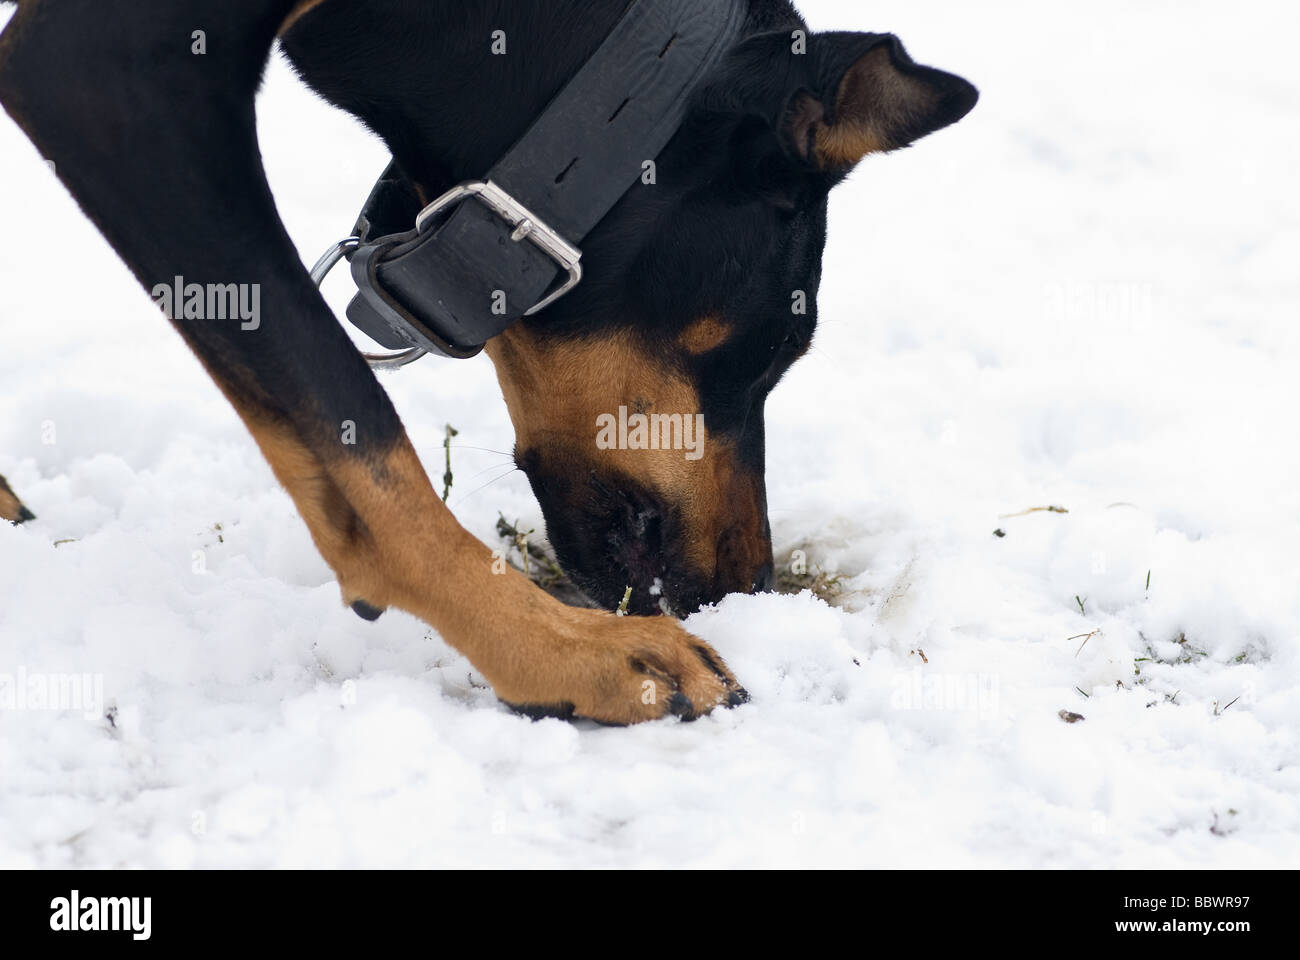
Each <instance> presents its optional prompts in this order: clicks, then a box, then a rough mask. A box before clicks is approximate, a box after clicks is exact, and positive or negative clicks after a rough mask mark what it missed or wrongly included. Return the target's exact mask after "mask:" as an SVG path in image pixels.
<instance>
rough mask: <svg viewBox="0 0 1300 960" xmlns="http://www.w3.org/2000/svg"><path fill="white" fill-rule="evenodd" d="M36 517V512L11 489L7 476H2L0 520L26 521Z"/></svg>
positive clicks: (0, 481)
mask: <svg viewBox="0 0 1300 960" xmlns="http://www.w3.org/2000/svg"><path fill="white" fill-rule="evenodd" d="M35 519H36V514H34V513H32V512H31V511H30V510H28V509H27V508H26V507H25V506H23V502H22V501H21V500H19V499H18V496H17V495H16V494H15V493H14V492H13V490H12V489H10V487H9V484H8V483H7V482H6V481H5V478H4V477H0V520H8V521H9V522H10V523H25V522H27V521H28V520H35Z"/></svg>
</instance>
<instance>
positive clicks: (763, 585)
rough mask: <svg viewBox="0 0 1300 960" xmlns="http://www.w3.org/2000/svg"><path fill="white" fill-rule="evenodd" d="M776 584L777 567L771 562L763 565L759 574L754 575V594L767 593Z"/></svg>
mask: <svg viewBox="0 0 1300 960" xmlns="http://www.w3.org/2000/svg"><path fill="white" fill-rule="evenodd" d="M775 583H776V567H774V566H773V565H772V562H771V561H768V562H767V563H765V564H763V566H762V567H761V568H760V569H759V571H758V572H757V573H755V574H754V586H753V592H754V593H767V592H769V591H770V590H771V589H772V586H773V585H774V584H775Z"/></svg>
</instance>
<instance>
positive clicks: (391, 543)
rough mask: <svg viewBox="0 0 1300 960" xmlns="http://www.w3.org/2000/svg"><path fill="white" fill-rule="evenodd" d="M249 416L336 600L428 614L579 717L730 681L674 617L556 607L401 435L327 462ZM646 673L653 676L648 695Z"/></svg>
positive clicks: (607, 715)
mask: <svg viewBox="0 0 1300 960" xmlns="http://www.w3.org/2000/svg"><path fill="white" fill-rule="evenodd" d="M249 427H250V429H251V430H252V432H253V436H254V437H255V438H256V439H257V442H258V445H259V446H260V447H261V448H262V451H263V453H264V454H265V455H266V458H267V460H268V462H269V463H270V464H271V468H272V469H273V470H274V472H275V474H276V477H277V478H278V479H279V480H280V482H281V483H283V484H284V486H285V488H286V489H287V490H288V491H289V494H290V495H291V496H292V497H293V499H294V502H295V503H296V504H297V505H298V508H299V511H300V512H301V514H302V517H303V519H304V520H305V521H306V522H307V526H308V528H309V529H310V530H311V534H312V538H313V539H314V540H315V542H316V545H317V547H318V548H319V549H320V551H321V554H322V555H323V556H324V557H325V559H326V560H327V561H328V562H329V564H330V566H331V567H333V568H334V570H335V571H336V573H337V574H338V577H339V583H340V586H341V588H342V590H343V594H344V598H345V600H346V601H349V602H350V601H352V600H355V599H363V600H365V601H366V602H367V603H369V604H371V605H373V606H377V607H381V608H382V607H387V606H395V607H399V608H401V609H403V610H407V611H409V612H410V613H413V614H415V615H416V616H418V617H420V618H421V619H423V620H425V621H426V622H428V623H430V624H432V625H433V626H434V627H435V628H437V630H438V631H439V633H440V634H441V635H442V636H443V638H444V639H446V640H447V642H448V643H450V644H452V646H454V647H456V648H457V649H458V650H460V651H461V652H462V653H464V654H465V655H466V656H467V657H468V658H469V659H470V661H471V662H472V663H473V664H474V666H475V667H476V668H477V669H478V670H480V671H481V672H482V673H483V675H484V676H485V677H486V678H487V679H488V681H489V682H490V683H491V684H492V687H493V689H494V690H495V691H496V693H497V695H498V696H499V697H501V699H503V700H505V701H507V702H509V703H515V704H520V705H530V704H541V705H556V704H566V703H571V704H573V705H574V707H575V709H576V712H577V713H578V714H579V715H581V716H587V717H593V718H596V719H599V720H603V721H606V722H610V723H635V722H638V721H641V720H647V719H652V718H654V717H658V716H662V715H663V714H664V712H665V711H666V709H667V700H668V698H669V697H671V695H672V693H673V692H675V691H678V690H680V691H681V692H682V693H685V694H686V696H687V697H688V698H690V700H691V702H692V704H694V705H695V707H696V708H697V709H698V710H699V711H700V712H705V711H707V710H708V709H710V708H711V707H712V706H714V705H715V704H717V703H718V702H721V701H722V700H724V699H725V698H726V696H727V693H728V691H729V690H730V689H734V687H735V680H734V678H733V677H731V676H730V675H729V674H727V675H726V676H725V677H718V676H717V675H715V674H714V673H713V672H712V671H711V670H710V669H708V668H707V666H706V665H705V664H704V661H703V660H702V659H701V657H700V655H699V654H698V653H697V652H696V648H699V647H704V645H703V644H702V642H701V641H699V640H696V639H695V638H694V637H692V636H690V635H689V634H687V633H686V632H685V631H684V630H683V629H682V628H681V626H680V625H679V624H678V623H677V622H676V621H673V620H670V619H669V618H667V617H657V618H641V617H615V616H612V615H611V614H607V613H603V612H598V611H593V610H582V609H577V608H572V607H566V606H564V605H563V604H561V603H560V602H559V601H557V600H555V599H553V598H552V597H550V596H548V595H547V594H545V593H543V592H542V591H541V590H539V589H538V588H537V587H536V586H534V585H533V584H532V583H531V582H529V581H528V580H527V579H526V578H524V577H523V576H521V575H520V574H518V573H517V572H515V571H514V570H513V569H511V568H508V567H506V568H504V569H502V568H501V567H500V565H497V564H494V559H493V555H492V554H491V552H490V551H489V550H488V549H487V547H485V546H483V544H481V543H479V542H478V541H477V540H475V539H474V537H472V536H471V535H470V534H469V533H467V532H466V531H465V530H464V529H463V528H462V527H461V526H460V525H459V524H458V523H457V522H456V520H455V518H454V517H453V516H452V515H451V513H450V512H449V511H448V510H447V508H446V507H445V506H444V505H443V503H442V501H441V500H440V499H439V497H438V496H437V494H436V493H435V492H434V490H433V487H432V486H431V485H430V484H429V481H428V478H427V476H426V475H425V472H424V469H423V467H422V466H421V465H420V462H419V459H418V458H417V456H416V454H415V451H414V450H413V449H412V448H411V446H410V443H409V442H408V441H407V440H406V439H405V438H403V439H402V441H401V442H400V443H399V444H398V445H397V446H396V447H395V448H394V449H393V450H392V451H390V452H389V453H388V454H387V455H385V456H384V457H383V458H382V462H381V463H379V464H373V465H370V466H367V465H365V464H362V463H360V462H358V461H356V460H354V459H352V458H347V457H341V458H340V459H339V460H337V461H335V462H333V463H329V464H326V463H324V462H323V461H321V460H320V459H319V458H318V457H317V456H316V455H315V454H313V453H312V452H311V451H309V450H307V449H306V448H305V447H303V446H302V444H301V443H299V442H298V441H297V440H296V438H295V437H294V436H293V434H292V433H290V432H289V431H288V430H287V429H285V428H284V427H281V426H278V425H275V424H273V423H268V422H265V421H261V422H259V421H257V420H256V419H253V420H250V421H249ZM376 468H377V469H376ZM376 476H380V477H383V478H384V479H383V481H382V482H379V481H376ZM494 567H495V568H496V569H501V570H502V572H500V573H498V572H496V570H495V569H494ZM705 649H707V647H705ZM710 653H712V651H710ZM712 655H713V656H714V657H715V658H716V659H717V662H718V663H719V664H721V662H722V661H721V658H718V657H717V655H716V653H714V654H712ZM647 679H650V680H652V681H653V682H654V683H655V684H656V686H655V687H654V688H653V689H652V690H651V691H650V694H651V696H649V697H648V695H647V688H646V687H645V686H644V684H645V682H646V680H647ZM647 701H648V702H647Z"/></svg>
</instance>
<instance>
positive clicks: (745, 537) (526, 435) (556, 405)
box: [487, 326, 769, 590]
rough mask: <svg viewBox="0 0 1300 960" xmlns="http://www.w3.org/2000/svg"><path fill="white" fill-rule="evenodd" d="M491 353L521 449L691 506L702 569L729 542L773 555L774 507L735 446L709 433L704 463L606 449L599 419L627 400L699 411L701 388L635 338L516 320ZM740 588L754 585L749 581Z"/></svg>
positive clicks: (678, 454) (706, 572)
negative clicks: (574, 333)
mask: <svg viewBox="0 0 1300 960" xmlns="http://www.w3.org/2000/svg"><path fill="white" fill-rule="evenodd" d="M487 353H488V355H489V356H490V357H491V358H492V361H493V363H494V364H495V365H496V369H497V378H498V380H499V381H500V383H501V390H502V393H503V394H504V396H505V399H506V406H507V407H508V408H509V411H510V418H511V420H512V422H513V423H514V427H515V437H516V440H517V442H518V445H519V448H520V449H521V450H527V449H535V450H539V451H543V452H545V453H547V454H548V455H555V454H557V453H560V452H563V453H565V454H567V455H571V456H573V457H575V458H577V459H579V460H580V461H581V462H587V463H591V464H593V465H599V466H601V467H603V468H605V469H607V470H610V471H613V472H614V473H616V474H622V475H624V476H627V477H629V478H631V479H633V480H635V481H636V482H638V483H640V484H644V485H647V486H649V487H650V488H651V489H653V490H655V491H657V492H658V493H659V495H660V496H661V497H662V498H663V499H664V500H665V501H666V502H668V503H671V504H674V505H676V506H678V507H679V508H680V509H681V510H682V513H683V517H684V519H685V523H686V529H687V540H686V543H685V544H684V548H685V552H686V556H687V559H688V560H689V561H690V563H691V564H692V566H693V567H694V570H695V572H696V573H697V574H698V575H701V576H704V577H706V578H708V577H711V576H712V575H714V574H715V573H716V572H717V571H718V563H719V549H720V545H721V544H722V543H723V542H724V539H725V540H726V542H727V544H728V547H727V549H726V550H724V551H723V552H724V553H725V554H726V555H728V556H729V557H735V556H737V555H740V556H743V557H747V558H751V559H755V558H756V562H755V563H754V567H757V566H760V565H761V564H762V563H763V562H764V559H762V558H765V557H766V556H767V552H768V549H769V548H768V545H767V544H766V542H765V541H763V540H761V539H759V533H758V531H759V530H760V529H761V527H762V524H763V518H764V513H765V508H764V505H763V503H762V498H761V484H762V478H761V477H753V476H750V475H748V473H747V472H746V471H744V470H742V469H740V468H739V466H738V465H737V462H736V459H735V455H734V451H733V449H732V448H731V445H730V444H728V443H726V442H723V441H720V440H715V439H713V438H711V437H710V436H709V435H708V433H707V431H705V432H704V433H703V435H702V437H701V441H702V444H703V446H702V450H703V456H702V457H701V458H700V459H698V460H688V459H687V458H686V457H685V455H684V453H683V451H681V450H620V449H614V450H601V449H598V448H597V446H596V435H597V423H596V418H597V417H599V416H600V415H602V414H617V412H618V408H619V406H620V405H623V406H626V407H627V408H628V410H629V412H634V411H635V412H641V413H663V414H675V413H680V414H683V415H686V416H691V415H694V414H696V413H698V412H699V410H700V401H699V397H698V396H697V394H696V392H695V389H694V387H693V386H692V385H691V384H690V383H689V382H687V381H686V380H685V379H684V378H683V377H682V376H681V375H680V374H678V373H677V372H675V371H672V370H670V369H667V368H665V366H664V365H662V364H656V363H655V362H654V361H653V359H652V358H651V357H649V356H647V354H646V351H645V350H643V349H641V348H640V347H639V345H638V344H637V343H636V342H635V341H634V339H633V338H632V337H631V335H629V334H619V335H615V336H611V337H607V338H604V339H599V340H586V341H555V340H550V339H544V338H540V337H537V336H535V335H534V334H532V333H530V332H529V331H528V330H527V329H525V328H524V327H522V326H516V327H513V328H511V329H510V330H508V331H507V332H506V333H504V334H502V335H501V336H499V337H496V338H495V339H493V340H491V341H490V342H489V343H488V345H487ZM738 530H739V531H746V533H744V534H737V533H736V531H738ZM752 569H753V567H751V570H752ZM733 589H745V590H747V589H749V584H748V583H744V584H741V585H738V586H736V587H734V588H733Z"/></svg>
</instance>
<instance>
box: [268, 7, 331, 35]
mask: <svg viewBox="0 0 1300 960" xmlns="http://www.w3.org/2000/svg"><path fill="white" fill-rule="evenodd" d="M324 2H325V0H298V3H297V4H296V5H295V6H294V8H293V9H292V10H290V11H289V15H288V16H287V17H285V18H284V23H282V24H280V29H279V30H278V31H277V32H276V34H275V35H276V36H277V37H283V36H284V35H285V34H286V33H288V32H289V31H290V30H292V29H293V28H294V25H295V24H297V22H298V21H299V20H301V19H302V18H303V17H304V16H305V15H306V14H308V13H310V12H311V11H312V10H315V9H316V8H317V7H319V6H320V5H321V4H322V3H324Z"/></svg>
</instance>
